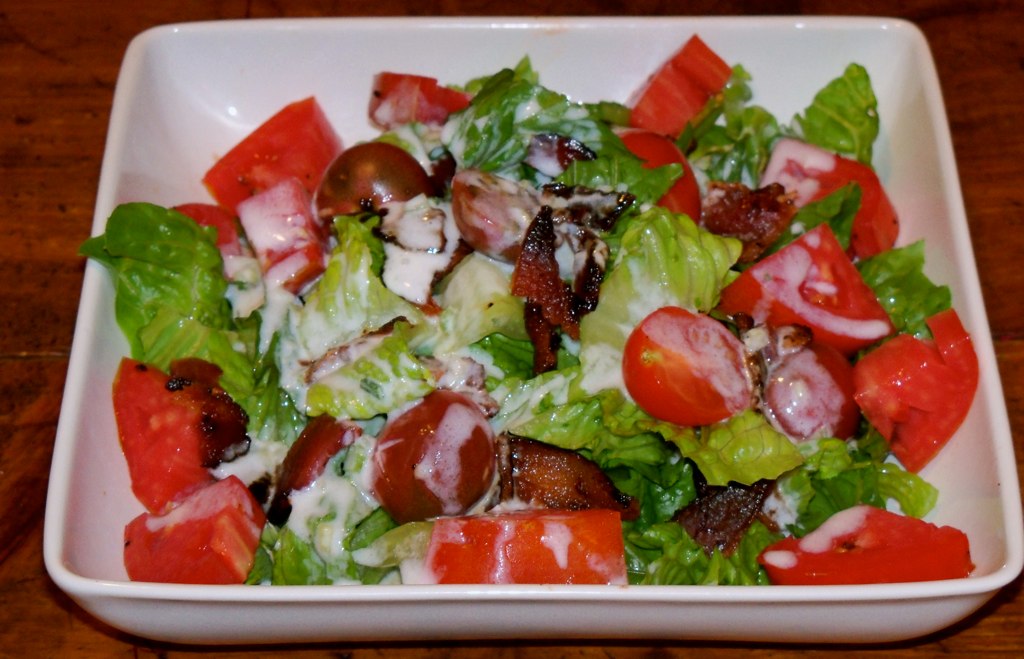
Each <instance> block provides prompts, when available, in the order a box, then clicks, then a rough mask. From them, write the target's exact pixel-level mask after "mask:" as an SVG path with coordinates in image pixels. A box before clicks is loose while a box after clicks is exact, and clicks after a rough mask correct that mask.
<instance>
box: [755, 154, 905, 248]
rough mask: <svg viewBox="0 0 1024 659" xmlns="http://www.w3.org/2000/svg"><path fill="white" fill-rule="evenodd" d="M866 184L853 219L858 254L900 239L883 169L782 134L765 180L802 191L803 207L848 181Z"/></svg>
mask: <svg viewBox="0 0 1024 659" xmlns="http://www.w3.org/2000/svg"><path fill="white" fill-rule="evenodd" d="M851 181H852V182H855V183H857V184H858V185H859V186H860V190H861V199H860V209H859V210H858V211H857V214H856V216H855V217H854V220H853V229H852V233H851V235H850V247H849V249H848V250H847V251H848V253H849V255H850V256H851V257H852V258H857V259H866V258H869V257H871V256H874V255H875V254H879V253H881V252H884V251H886V250H888V249H892V247H893V245H895V244H896V238H897V237H898V235H899V228H900V227H899V220H898V218H897V216H896V209H895V208H894V207H893V205H892V202H891V201H890V200H889V196H888V195H887V194H886V192H885V189H884V188H883V187H882V183H881V181H879V180H878V175H877V174H876V173H875V172H874V170H873V169H871V168H870V167H868V166H867V165H865V164H863V163H861V162H858V161H856V160H852V159H850V158H845V157H843V156H840V155H837V154H834V153H832V152H831V151H826V150H825V149H822V148H820V147H817V146H814V145H811V144H807V143H805V142H800V141H798V140H795V139H792V138H786V139H782V140H779V142H778V143H777V144H776V145H775V147H774V148H773V149H772V156H771V158H770V159H769V161H768V165H767V166H766V168H765V173H764V175H763V176H762V178H761V185H767V184H769V183H779V184H781V185H782V186H783V187H785V188H786V190H787V191H789V192H796V193H797V197H796V199H795V200H794V201H795V203H796V205H797V207H802V206H805V205H807V204H809V203H811V202H812V201H817V200H819V199H823V198H825V197H827V196H828V195H830V194H832V193H833V192H835V191H836V190H838V189H839V188H841V187H843V186H844V185H846V184H847V183H850V182H851Z"/></svg>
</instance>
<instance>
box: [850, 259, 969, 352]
mask: <svg viewBox="0 0 1024 659" xmlns="http://www.w3.org/2000/svg"><path fill="white" fill-rule="evenodd" d="M857 270H859V271H860V274H861V276H862V277H863V278H864V281H865V282H867V285H868V286H870V287H871V289H872V290H873V291H874V292H875V295H876V296H877V297H878V301H879V302H881V304H882V307H883V308H884V309H885V311H886V312H887V313H888V314H889V318H890V320H892V324H893V326H894V327H895V328H896V331H897V332H905V333H907V334H913V335H914V336H917V337H919V338H931V330H929V329H928V325H927V324H926V323H925V320H926V319H927V318H928V317H929V316H932V315H934V314H937V313H938V312H940V311H943V310H945V309H948V308H949V307H950V306H951V305H952V293H951V292H950V290H949V286H945V285H937V284H935V283H933V282H932V281H931V280H930V279H929V278H928V276H927V275H925V274H924V241H920V240H919V241H917V242H915V243H912V244H910V245H907V246H906V247H897V248H895V249H891V250H888V251H885V252H882V253H881V254H878V255H876V256H873V257H871V258H869V259H865V260H864V261H861V262H860V263H858V264H857Z"/></svg>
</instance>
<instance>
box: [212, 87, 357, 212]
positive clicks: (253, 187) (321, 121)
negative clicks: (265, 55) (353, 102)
mask: <svg viewBox="0 0 1024 659" xmlns="http://www.w3.org/2000/svg"><path fill="white" fill-rule="evenodd" d="M340 152H341V140H340V139H339V138H338V135H337V133H335V132H334V128H332V127H331V124H330V122H328V120H327V116H326V115H325V114H324V112H323V110H321V109H320V105H319V104H318V103H317V102H316V99H315V98H313V97H310V98H307V99H304V100H301V101H296V102H294V103H291V104H289V105H286V106H285V107H284V108H282V109H281V110H280V111H279V112H278V113H277V114H275V115H274V116H272V117H271V118H270V119H267V120H266V121H265V122H264V123H263V124H261V125H260V126H259V127H257V128H256V129H255V130H254V131H253V132H251V133H250V134H249V135H248V136H247V137H245V138H244V139H243V140H242V141H241V142H239V143H238V144H237V145H235V147H233V148H232V149H231V150H230V151H228V152H227V153H226V154H224V156H223V157H222V158H221V159H220V160H218V161H217V162H216V163H215V164H214V165H213V167H211V168H210V170H209V171H207V172H206V175H205V176H204V177H203V183H204V184H205V185H206V187H207V188H208V189H209V190H210V193H211V194H212V195H213V198H214V199H216V200H217V203H218V204H220V205H221V206H223V207H224V208H225V209H227V210H228V211H230V212H232V213H235V212H237V207H238V204H239V202H241V201H242V200H243V199H246V198H248V197H251V196H252V195H254V194H257V193H259V192H262V191H263V190H266V189H268V188H271V187H273V186H274V185H276V184H277V183H279V182H281V181H282V180H284V179H286V178H297V179H298V180H299V181H300V182H301V183H302V185H303V187H304V188H305V189H306V191H307V192H309V193H310V194H313V192H314V191H315V190H316V189H317V186H319V185H320V178H321V177H322V176H323V173H324V170H325V169H327V165H329V164H331V161H332V160H334V158H335V157H336V156H337V155H338V154H339V153H340Z"/></svg>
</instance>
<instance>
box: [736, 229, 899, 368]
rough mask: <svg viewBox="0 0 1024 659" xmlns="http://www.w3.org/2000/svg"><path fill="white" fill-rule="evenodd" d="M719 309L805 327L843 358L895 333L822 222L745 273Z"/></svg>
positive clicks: (778, 324) (818, 340) (887, 317)
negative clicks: (841, 354)
mask: <svg viewBox="0 0 1024 659" xmlns="http://www.w3.org/2000/svg"><path fill="white" fill-rule="evenodd" d="M718 309H719V310H720V311H722V312H723V313H726V314H736V313H745V314H748V315H750V316H751V317H753V318H754V320H755V321H756V322H758V323H767V324H768V325H771V326H774V327H780V326H783V325H805V326H807V327H809V328H810V329H811V331H812V332H813V333H814V340H815V341H817V342H819V343H824V344H825V345H829V346H832V347H833V348H835V349H836V350H838V351H839V352H841V353H843V354H844V355H851V354H853V353H854V352H856V351H857V350H860V349H861V348H865V347H867V346H869V345H871V344H872V343H874V342H875V341H878V340H879V339H882V338H884V337H887V336H889V335H890V334H892V332H893V326H892V322H891V321H890V320H889V315H888V314H887V313H886V312H885V309H884V308H882V305H881V304H879V302H878V299H877V298H876V297H875V294H874V291H872V290H871V288H870V287H869V286H868V285H867V284H866V283H864V280H863V279H862V278H861V276H860V273H859V272H858V271H857V268H856V267H854V265H853V263H852V262H851V261H850V259H849V257H847V255H846V253H845V252H844V251H843V248H842V246H841V245H840V244H839V241H838V240H836V237H835V234H833V233H832V229H830V228H829V227H828V225H825V224H822V225H819V226H817V227H815V228H814V229H812V230H811V231H808V232H807V233H805V234H804V235H802V236H801V237H800V238H798V239H797V240H795V241H793V242H792V243H790V244H788V245H786V246H785V247H783V248H782V249H780V250H779V251H778V252H775V253H774V254H771V255H769V256H767V257H765V258H764V259H762V260H761V261H758V262H757V263H756V264H754V265H753V266H751V267H750V268H748V269H747V270H745V271H744V272H743V273H742V274H741V275H740V276H739V277H737V278H736V280H735V281H733V282H732V283H731V284H729V285H728V286H726V287H725V289H724V290H723V291H722V298H721V301H720V302H719V305H718Z"/></svg>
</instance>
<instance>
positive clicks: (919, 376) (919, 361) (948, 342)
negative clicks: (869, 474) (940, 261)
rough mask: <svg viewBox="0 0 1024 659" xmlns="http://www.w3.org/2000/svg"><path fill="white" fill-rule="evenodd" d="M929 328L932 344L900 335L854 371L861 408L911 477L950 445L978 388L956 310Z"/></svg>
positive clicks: (970, 351)
mask: <svg viewBox="0 0 1024 659" xmlns="http://www.w3.org/2000/svg"><path fill="white" fill-rule="evenodd" d="M927 323H928V327H929V328H931V330H932V336H933V337H934V340H924V339H918V338H916V337H913V336H910V335H909V334H900V335H899V336H896V337H893V338H892V339H890V340H889V341H886V342H885V343H883V344H882V345H880V346H879V347H878V348H876V349H874V350H872V351H871V352H869V353H868V354H866V355H865V356H864V357H862V358H861V359H860V360H859V361H858V362H857V363H856V364H855V365H854V369H853V376H854V386H855V389H856V392H855V394H854V398H855V400H856V401H857V404H858V405H860V408H861V410H862V411H863V412H864V416H865V417H867V419H868V421H870V422H871V424H872V425H873V426H874V427H875V428H877V429H878V431H879V432H880V433H882V435H883V436H884V437H885V438H886V439H887V440H889V446H890V448H891V449H892V452H893V453H894V454H895V455H896V457H897V458H898V459H899V461H900V462H901V463H902V464H903V466H904V467H906V468H907V469H908V470H910V471H912V472H918V471H920V470H921V469H923V468H924V467H925V465H927V464H928V463H929V462H931V460H932V459H933V458H934V457H935V456H936V455H937V454H938V452H939V451H940V450H941V449H942V447H943V446H945V445H946V443H947V442H949V440H950V438H951V437H952V436H953V433H955V432H956V430H957V428H959V427H960V424H961V423H963V420H964V418H965V417H966V416H967V413H968V412H969V411H970V409H971V403H972V402H973V400H974V393H975V391H976V389H977V388H978V356H977V354H976V353H975V352H974V346H973V344H972V343H971V338H970V336H969V335H968V334H967V331H966V330H965V329H964V327H963V325H962V324H961V322H960V318H959V316H957V314H956V311H954V310H952V309H948V310H946V311H943V312H940V313H938V314H936V315H934V316H932V317H931V318H929V319H928V321H927Z"/></svg>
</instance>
